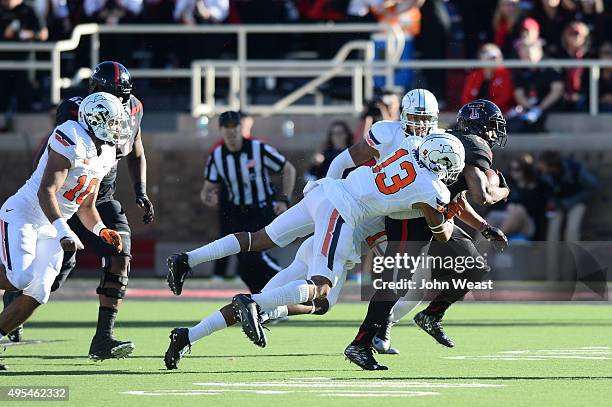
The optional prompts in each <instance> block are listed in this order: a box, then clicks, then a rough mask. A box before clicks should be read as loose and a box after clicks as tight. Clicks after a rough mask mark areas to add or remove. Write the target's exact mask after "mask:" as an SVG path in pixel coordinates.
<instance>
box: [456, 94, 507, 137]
mask: <svg viewBox="0 0 612 407" xmlns="http://www.w3.org/2000/svg"><path fill="white" fill-rule="evenodd" d="M457 130H459V131H461V132H463V133H471V134H475V135H477V136H479V137H481V138H483V139H485V140H486V142H487V143H489V145H490V146H491V147H493V146H494V145H498V146H500V147H504V146H505V145H506V141H507V140H508V134H507V133H506V119H505V118H504V115H503V114H502V112H501V110H499V107H497V105H496V104H495V103H493V102H491V101H490V100H486V99H477V100H474V101H472V102H469V103H466V104H465V105H463V107H462V108H461V109H459V113H457ZM491 130H493V131H495V134H496V137H495V138H494V139H491V138H490V137H489V135H487V132H488V131H491Z"/></svg>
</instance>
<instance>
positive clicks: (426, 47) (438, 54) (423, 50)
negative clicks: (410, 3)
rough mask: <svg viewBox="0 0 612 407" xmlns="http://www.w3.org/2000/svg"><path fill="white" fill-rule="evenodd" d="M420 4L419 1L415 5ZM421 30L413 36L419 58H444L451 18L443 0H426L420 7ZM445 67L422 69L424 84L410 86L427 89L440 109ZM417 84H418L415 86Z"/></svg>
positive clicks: (444, 100) (444, 96) (442, 99)
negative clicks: (434, 96) (434, 97)
mask: <svg viewBox="0 0 612 407" xmlns="http://www.w3.org/2000/svg"><path fill="white" fill-rule="evenodd" d="M419 4H421V3H420V2H419V3H418V4H417V6H418V5H419ZM420 11H421V21H422V22H423V24H421V32H420V34H419V35H418V36H417V37H416V38H415V47H416V49H417V50H418V51H419V55H420V58H421V59H446V48H447V46H448V43H449V37H450V29H451V20H450V15H449V14H448V9H447V8H446V4H445V1H444V0H426V1H425V2H424V3H422V5H421V7H420ZM446 75H447V70H446V69H424V70H423V76H424V77H425V82H426V85H425V86H424V85H423V84H413V86H412V87H421V88H427V89H429V90H430V91H431V92H432V93H433V94H434V95H436V98H437V99H438V105H439V106H440V109H442V108H443V107H444V105H445V104H446V100H447V98H446V89H447V88H448V84H447V83H446ZM417 85H418V86H417Z"/></svg>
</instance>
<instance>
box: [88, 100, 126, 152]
mask: <svg viewBox="0 0 612 407" xmlns="http://www.w3.org/2000/svg"><path fill="white" fill-rule="evenodd" d="M78 120H79V123H80V124H81V126H83V127H84V128H85V129H87V130H89V131H90V132H91V133H93V135H94V136H96V138H98V139H100V140H102V141H104V142H105V143H106V144H110V145H122V144H124V143H125V142H126V141H127V140H128V139H129V136H130V126H129V115H128V113H127V111H126V110H125V107H124V106H123V104H122V103H121V101H120V100H119V98H118V97H116V96H113V95H111V94H110V93H106V92H96V93H92V94H91V95H89V96H87V97H86V98H85V99H83V100H82V101H81V104H80V106H79V119H78Z"/></svg>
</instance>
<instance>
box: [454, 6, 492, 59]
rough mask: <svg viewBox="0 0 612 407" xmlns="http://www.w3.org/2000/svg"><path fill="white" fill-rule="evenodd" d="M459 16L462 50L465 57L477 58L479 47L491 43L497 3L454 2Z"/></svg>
mask: <svg viewBox="0 0 612 407" xmlns="http://www.w3.org/2000/svg"><path fill="white" fill-rule="evenodd" d="M454 4H455V5H456V7H457V10H458V12H459V14H460V15H461V27H462V29H463V33H464V39H463V49H464V53H465V57H466V58H469V59H472V58H477V57H478V53H479V52H480V46H481V45H482V44H486V43H488V42H491V41H492V38H493V26H492V24H491V21H493V16H494V15H495V10H496V8H497V2H496V1H491V0H454Z"/></svg>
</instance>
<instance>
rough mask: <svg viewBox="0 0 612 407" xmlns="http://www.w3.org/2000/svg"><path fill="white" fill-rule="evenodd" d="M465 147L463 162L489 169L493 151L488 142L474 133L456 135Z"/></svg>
mask: <svg viewBox="0 0 612 407" xmlns="http://www.w3.org/2000/svg"><path fill="white" fill-rule="evenodd" d="M457 138H458V139H459V140H461V143H462V144H463V148H464V149H465V163H466V164H468V165H473V166H475V167H478V168H481V169H489V168H491V165H492V163H493V152H492V151H491V147H490V146H489V144H488V143H487V142H486V141H485V140H483V139H482V137H478V136H476V135H474V134H467V135H466V134H464V135H457Z"/></svg>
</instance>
